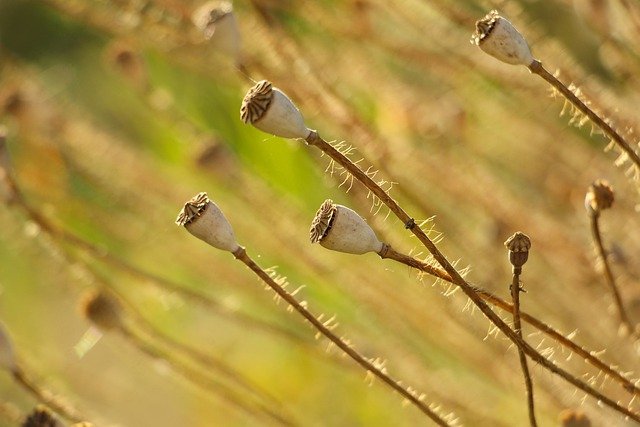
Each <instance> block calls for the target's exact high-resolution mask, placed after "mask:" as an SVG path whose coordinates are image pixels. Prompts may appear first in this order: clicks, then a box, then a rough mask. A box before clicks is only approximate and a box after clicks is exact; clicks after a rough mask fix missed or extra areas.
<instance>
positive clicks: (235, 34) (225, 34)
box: [191, 1, 240, 60]
mask: <svg viewBox="0 0 640 427" xmlns="http://www.w3.org/2000/svg"><path fill="white" fill-rule="evenodd" d="M191 21H192V22H193V24H194V25H195V26H196V27H197V28H198V29H199V30H200V31H201V32H202V34H203V35H204V37H205V38H206V39H207V40H209V42H210V43H212V44H213V45H214V47H216V48H217V49H219V50H220V51H221V52H223V53H225V54H227V55H229V56H231V57H233V58H234V59H236V60H237V59H238V58H239V55H240V30H239V28H238V22H237V21H236V17H235V15H234V13H233V6H232V5H231V3H229V2H227V1H209V2H206V3H204V4H203V5H202V6H200V7H199V8H197V9H196V10H195V11H194V12H193V14H192V15H191Z"/></svg>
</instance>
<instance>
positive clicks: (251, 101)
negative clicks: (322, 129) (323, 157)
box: [240, 80, 311, 139]
mask: <svg viewBox="0 0 640 427" xmlns="http://www.w3.org/2000/svg"><path fill="white" fill-rule="evenodd" d="M240 118H241V119H242V121H243V122H244V123H248V124H252V125H253V126H255V127H257V128H258V129H260V130H262V131H264V132H267V133H270V134H273V135H276V136H280V137H282V138H302V139H304V138H306V137H307V136H309V133H310V132H311V130H310V129H309V128H308V127H307V126H306V125H305V124H304V119H303V118H302V114H301V113H300V110H298V108H297V107H296V106H295V104H294V103H293V102H292V101H291V99H289V97H288V96H287V95H285V94H284V93H283V92H282V91H281V90H280V89H278V88H274V87H273V85H272V84H271V82H269V81H267V80H262V81H260V82H258V83H257V84H256V85H255V86H253V87H252V88H251V89H249V92H247V94H246V95H245V97H244V99H243V100H242V106H241V107H240Z"/></svg>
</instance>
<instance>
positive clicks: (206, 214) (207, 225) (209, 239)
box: [176, 192, 240, 252]
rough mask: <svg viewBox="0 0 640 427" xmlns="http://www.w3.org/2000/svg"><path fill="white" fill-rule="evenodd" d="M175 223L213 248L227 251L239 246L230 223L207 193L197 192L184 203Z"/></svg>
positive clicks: (233, 250) (232, 250)
mask: <svg viewBox="0 0 640 427" xmlns="http://www.w3.org/2000/svg"><path fill="white" fill-rule="evenodd" d="M176 224H178V225H183V226H184V228H186V229H187V231H188V232H189V233H191V234H193V235H194V236H196V237H197V238H198V239H200V240H203V241H205V242H206V243H208V244H210V245H211V246H213V247H214V248H218V249H222V250H223V251H229V252H235V251H236V250H238V249H239V248H240V246H239V245H238V243H237V242H236V236H235V235H234V233H233V228H232V227H231V224H230V223H229V221H228V220H227V218H226V217H225V216H224V214H223V213H222V211H221V210H220V208H218V206H217V205H216V204H215V203H213V202H212V201H211V200H209V197H208V196H207V193H204V192H202V193H198V194H196V195H195V196H194V197H193V198H192V199H191V200H189V201H188V202H187V203H185V205H184V207H183V208H182V210H181V211H180V214H179V215H178V219H176Z"/></svg>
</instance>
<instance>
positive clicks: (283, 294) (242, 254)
mask: <svg viewBox="0 0 640 427" xmlns="http://www.w3.org/2000/svg"><path fill="white" fill-rule="evenodd" d="M233 256H234V257H235V258H236V259H237V260H239V261H241V262H242V263H243V264H245V265H246V266H247V267H249V269H251V271H253V272H254V273H255V274H256V275H257V276H258V277H260V279H261V280H262V281H263V282H264V283H266V284H267V286H269V287H270V288H271V289H272V290H273V291H274V292H275V293H276V294H277V295H278V296H279V297H280V298H282V299H283V300H285V301H286V302H287V304H289V305H290V306H291V307H293V308H294V309H295V310H296V311H297V312H298V313H300V314H301V315H302V317H304V318H305V319H306V320H307V321H308V322H309V323H311V324H312V325H313V327H314V328H316V329H317V330H318V332H320V333H321V334H322V335H324V336H325V337H326V338H327V339H328V340H329V341H331V342H332V343H333V344H335V345H336V346H337V347H338V348H339V349H340V350H342V351H343V352H345V353H346V354H347V355H348V356H349V357H351V358H352V359H353V360H354V361H355V362H356V363H358V364H359V365H360V366H362V367H363V368H364V369H365V370H366V371H367V372H370V373H371V374H373V375H375V376H376V377H378V378H380V379H381V380H382V381H383V382H384V383H385V384H387V385H388V386H389V387H391V388H392V389H394V390H395V391H397V392H398V393H399V394H400V395H401V396H402V397H404V398H405V399H407V400H408V401H409V402H411V403H412V404H413V405H415V406H416V407H417V408H418V409H419V410H420V411H422V412H423V413H424V414H425V415H427V416H428V417H429V418H431V420H432V421H433V422H435V423H436V424H437V425H439V426H449V423H447V422H446V421H445V420H443V419H442V418H440V416H438V415H437V414H436V413H435V412H433V411H432V410H431V409H430V408H429V406H428V405H426V404H425V403H424V402H422V401H421V400H420V398H419V397H417V396H415V395H414V394H413V393H410V392H409V391H408V390H407V389H405V388H404V387H403V386H401V385H400V384H398V382H397V381H396V380H394V379H393V378H391V377H390V376H389V375H387V374H386V373H384V372H383V371H382V370H381V369H380V368H377V367H376V366H375V365H374V364H373V363H371V362H369V361H368V360H367V359H366V358H365V357H364V356H362V355H361V354H360V353H358V352H357V351H356V350H355V349H354V348H353V347H352V346H351V345H349V344H348V343H347V342H346V341H344V340H343V339H342V338H340V337H338V336H337V335H335V334H334V333H333V332H332V331H331V329H329V328H328V327H327V326H325V325H324V324H323V323H322V322H321V321H320V320H318V318H316V317H315V316H314V315H313V314H312V313H311V312H310V311H309V310H307V309H306V308H305V307H304V306H303V305H302V304H301V303H299V302H298V300H296V299H295V297H294V296H293V295H291V294H290V293H289V292H287V291H286V290H285V289H284V288H283V287H282V286H280V285H278V284H277V283H276V282H275V281H274V280H273V278H271V276H269V274H267V273H266V272H265V271H264V270H263V269H262V268H261V267H260V266H259V265H258V264H256V263H255V262H254V261H253V259H251V257H249V255H247V251H246V250H245V249H244V248H243V247H240V249H238V250H237V251H236V252H234V253H233Z"/></svg>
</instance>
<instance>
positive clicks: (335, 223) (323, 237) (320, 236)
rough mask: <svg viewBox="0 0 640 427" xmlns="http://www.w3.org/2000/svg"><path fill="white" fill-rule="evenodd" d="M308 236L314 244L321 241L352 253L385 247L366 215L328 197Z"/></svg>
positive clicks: (330, 247)
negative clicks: (364, 216) (363, 215)
mask: <svg viewBox="0 0 640 427" xmlns="http://www.w3.org/2000/svg"><path fill="white" fill-rule="evenodd" d="M309 237H310V239H311V243H316V242H320V244H321V245H322V246H324V247H325V248H327V249H331V250H333V251H338V252H345V253H349V254H357V255H360V254H364V253H367V252H376V253H378V252H380V251H381V250H382V247H383V243H382V242H381V241H380V240H378V237H377V236H376V234H375V233H374V231H373V230H372V229H371V227H370V226H369V224H367V223H366V222H365V220H364V218H362V217H361V216H360V215H358V214H357V213H356V212H355V211H353V210H351V209H349V208H347V207H345V206H342V205H336V204H334V203H333V201H332V200H325V201H324V203H322V205H321V206H320V209H318V212H317V213H316V216H315V218H314V219H313V222H312V223H311V229H310V230H309Z"/></svg>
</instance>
